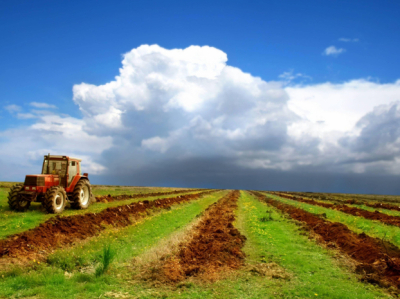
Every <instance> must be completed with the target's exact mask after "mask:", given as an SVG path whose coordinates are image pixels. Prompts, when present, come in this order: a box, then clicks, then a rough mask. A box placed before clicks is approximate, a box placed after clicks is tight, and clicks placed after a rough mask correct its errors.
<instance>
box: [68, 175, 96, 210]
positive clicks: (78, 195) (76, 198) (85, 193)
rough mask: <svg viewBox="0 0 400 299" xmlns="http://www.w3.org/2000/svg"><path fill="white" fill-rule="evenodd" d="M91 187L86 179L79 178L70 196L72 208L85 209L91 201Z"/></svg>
mask: <svg viewBox="0 0 400 299" xmlns="http://www.w3.org/2000/svg"><path fill="white" fill-rule="evenodd" d="M91 193H92V192H91V188H90V183H89V181H88V180H80V181H79V182H78V183H77V184H76V186H75V189H74V192H73V193H72V197H71V206H72V207H73V208H74V209H87V208H88V207H89V206H90V203H91Z"/></svg>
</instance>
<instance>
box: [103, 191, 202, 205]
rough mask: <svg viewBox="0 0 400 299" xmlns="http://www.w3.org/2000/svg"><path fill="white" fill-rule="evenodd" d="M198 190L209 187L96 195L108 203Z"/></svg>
mask: <svg viewBox="0 0 400 299" xmlns="http://www.w3.org/2000/svg"><path fill="white" fill-rule="evenodd" d="M197 191H207V189H183V190H175V191H168V192H149V193H139V194H120V195H110V194H108V195H103V196H96V201H99V202H104V203H107V202H112V201H116V200H126V199H135V198H144V197H153V196H164V195H173V194H185V193H189V192H197Z"/></svg>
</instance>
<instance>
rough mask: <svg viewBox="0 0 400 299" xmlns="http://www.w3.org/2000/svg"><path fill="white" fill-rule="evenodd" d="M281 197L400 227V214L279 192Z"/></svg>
mask: <svg viewBox="0 0 400 299" xmlns="http://www.w3.org/2000/svg"><path fill="white" fill-rule="evenodd" d="M277 195H279V196H280V197H284V198H287V199H290V200H295V201H299V202H304V203H307V204H310V205H314V206H320V207H324V208H328V209H333V210H337V211H340V212H343V213H346V214H349V215H353V216H361V217H364V218H365V219H369V220H378V221H380V222H383V223H385V224H388V225H393V226H398V227H400V217H399V216H393V215H387V214H384V213H381V212H379V211H374V212H370V211H367V210H364V209H359V208H355V207H349V206H347V205H345V204H332V203H327V202H320V201H316V200H314V199H306V198H301V197H296V196H291V195H287V194H285V193H277Z"/></svg>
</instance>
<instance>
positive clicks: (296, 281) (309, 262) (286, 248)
mask: <svg viewBox="0 0 400 299" xmlns="http://www.w3.org/2000/svg"><path fill="white" fill-rule="evenodd" d="M267 210H269V211H271V210H272V211H273V213H272V218H273V219H275V220H273V221H260V219H262V218H263V217H266V216H267V215H268V214H267V213H266V211H267ZM238 213H239V215H242V216H241V217H243V220H242V221H243V223H244V224H243V227H244V228H245V232H246V236H247V237H248V241H247V244H246V247H245V250H246V253H247V255H248V258H249V259H250V260H252V261H259V262H263V261H267V262H269V261H273V262H275V263H277V264H279V265H280V266H282V267H283V268H284V269H286V270H287V271H288V272H289V273H292V275H293V278H292V279H291V280H290V282H286V281H285V283H282V284H281V285H280V290H279V293H278V294H279V295H277V296H276V297H280V298H317V297H318V298H387V297H388V296H387V295H386V294H383V293H382V291H380V290H379V289H377V288H375V287H373V286H370V285H366V284H363V283H361V282H359V281H358V280H357V277H356V276H355V275H354V274H352V273H351V272H350V271H349V270H347V269H345V268H344V267H343V266H340V265H339V264H338V262H337V261H336V260H335V259H334V256H333V253H332V252H330V251H328V250H326V249H324V248H322V247H321V246H319V245H317V244H316V243H315V242H314V241H310V240H309V239H308V236H306V235H304V234H301V230H299V227H298V226H297V225H296V224H295V223H294V222H292V221H290V220H287V219H286V218H284V217H283V216H282V215H281V213H280V212H279V211H278V210H276V209H275V208H273V207H270V206H268V205H266V204H264V203H262V202H260V201H258V200H257V199H255V198H254V197H252V196H251V195H249V194H248V193H244V192H242V197H241V199H240V204H239V211H238ZM270 297H271V298H272V297H274V296H272V294H270ZM260 298H261V297H260Z"/></svg>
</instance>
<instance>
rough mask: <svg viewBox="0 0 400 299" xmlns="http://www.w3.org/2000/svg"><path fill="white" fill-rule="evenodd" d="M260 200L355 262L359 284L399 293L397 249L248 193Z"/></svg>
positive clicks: (399, 252) (266, 198)
mask: <svg viewBox="0 0 400 299" xmlns="http://www.w3.org/2000/svg"><path fill="white" fill-rule="evenodd" d="M252 193H253V194H254V195H255V196H257V197H258V198H259V199H260V200H262V201H265V202H266V203H268V204H270V205H272V206H274V207H276V208H278V209H279V210H281V211H283V212H285V213H287V214H288V215H289V216H290V217H291V218H293V219H295V220H298V221H301V222H303V223H306V224H307V228H308V229H309V230H312V231H313V232H314V233H316V234H317V235H319V236H320V237H321V238H322V240H323V241H324V242H325V243H327V244H328V245H332V244H336V245H335V246H336V247H337V248H338V249H339V250H341V251H342V252H344V253H346V254H347V255H349V256H350V257H351V258H352V259H354V260H355V261H357V262H358V263H359V264H358V266H357V271H358V272H359V273H361V274H363V280H365V281H368V282H371V283H378V284H380V285H381V286H386V287H387V286H390V285H393V286H395V287H397V289H400V249H399V248H397V247H396V246H394V245H393V244H391V243H388V242H383V241H382V240H379V239H376V238H372V237H370V236H368V235H366V234H364V233H362V234H356V233H355V232H352V231H351V230H349V229H348V228H347V226H346V225H344V224H341V223H337V222H330V221H327V220H325V219H324V218H322V217H320V216H318V215H315V214H312V213H309V212H306V211H304V210H302V209H299V208H296V207H293V206H291V205H288V204H285V203H282V202H279V201H277V200H274V199H271V198H268V197H266V196H265V195H263V194H262V193H259V192H252Z"/></svg>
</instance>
